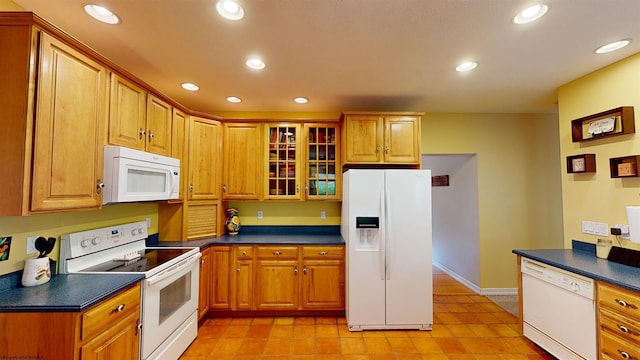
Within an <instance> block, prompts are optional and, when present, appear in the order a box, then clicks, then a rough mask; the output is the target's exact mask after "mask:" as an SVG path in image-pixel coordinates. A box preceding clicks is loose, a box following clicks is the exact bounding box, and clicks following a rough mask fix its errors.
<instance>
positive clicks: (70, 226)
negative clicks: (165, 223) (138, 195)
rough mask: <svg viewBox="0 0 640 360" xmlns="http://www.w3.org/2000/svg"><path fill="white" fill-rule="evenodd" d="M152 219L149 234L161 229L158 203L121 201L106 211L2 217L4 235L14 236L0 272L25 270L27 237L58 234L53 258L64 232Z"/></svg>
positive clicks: (0, 263)
mask: <svg viewBox="0 0 640 360" xmlns="http://www.w3.org/2000/svg"><path fill="white" fill-rule="evenodd" d="M147 217H150V218H151V228H149V229H148V232H149V234H156V233H157V232H158V205H156V204H152V203H149V204H118V205H109V206H104V207H103V208H102V210H94V211H80V212H73V213H57V214H42V215H32V216H22V217H21V216H0V237H4V236H12V239H11V252H10V253H9V259H8V260H6V261H2V262H0V275H2V274H7V273H10V272H14V271H17V270H22V268H23V267H24V259H25V258H27V257H34V256H35V255H36V254H31V255H27V253H26V251H27V237H28V236H44V237H56V238H58V241H56V246H55V248H54V250H53V251H52V252H51V254H50V257H51V258H52V259H56V260H57V259H58V255H59V251H60V235H63V234H68V233H72V232H78V231H84V230H89V229H95V228H100V227H106V226H111V225H118V224H126V223H129V222H135V221H143V220H146V218H147Z"/></svg>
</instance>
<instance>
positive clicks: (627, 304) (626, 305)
mask: <svg viewBox="0 0 640 360" xmlns="http://www.w3.org/2000/svg"><path fill="white" fill-rule="evenodd" d="M615 301H616V302H617V303H618V305H620V306H622V307H630V308H632V309H637V308H638V307H637V306H635V305H633V304H629V303H628V302H626V301H624V300H622V299H615Z"/></svg>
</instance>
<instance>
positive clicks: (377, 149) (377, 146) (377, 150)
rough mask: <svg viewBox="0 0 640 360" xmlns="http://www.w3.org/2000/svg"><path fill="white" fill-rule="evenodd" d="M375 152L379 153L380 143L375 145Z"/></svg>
mask: <svg viewBox="0 0 640 360" xmlns="http://www.w3.org/2000/svg"><path fill="white" fill-rule="evenodd" d="M376 152H377V153H379V152H380V145H376Z"/></svg>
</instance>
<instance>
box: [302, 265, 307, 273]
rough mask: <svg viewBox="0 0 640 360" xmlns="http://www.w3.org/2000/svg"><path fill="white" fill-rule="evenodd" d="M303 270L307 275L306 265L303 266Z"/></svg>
mask: <svg viewBox="0 0 640 360" xmlns="http://www.w3.org/2000/svg"><path fill="white" fill-rule="evenodd" d="M302 272H303V273H304V274H305V275H307V267H306V266H305V267H303V268H302Z"/></svg>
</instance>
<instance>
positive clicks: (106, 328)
mask: <svg viewBox="0 0 640 360" xmlns="http://www.w3.org/2000/svg"><path fill="white" fill-rule="evenodd" d="M139 324H140V285H139V284H136V285H135V286H133V287H130V288H129V289H127V290H123V291H122V292H120V293H119V294H117V295H115V296H113V297H111V298H109V299H107V300H104V301H102V302H101V303H99V304H97V305H95V306H93V307H91V308H90V309H88V310H86V311H84V312H34V313H0V332H1V333H2V334H3V344H2V346H0V358H2V359H3V358H7V359H18V358H24V359H31V358H33V359H42V360H49V359H50V360H58V359H76V360H87V359H123V360H134V359H139V355H140V354H139V348H140V331H139V327H138V326H139Z"/></svg>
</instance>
